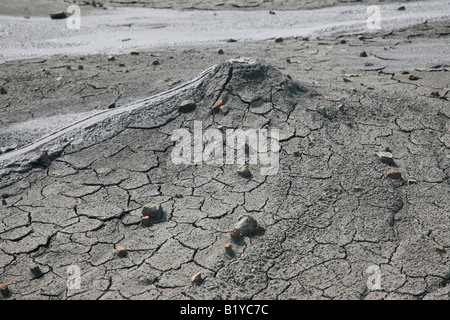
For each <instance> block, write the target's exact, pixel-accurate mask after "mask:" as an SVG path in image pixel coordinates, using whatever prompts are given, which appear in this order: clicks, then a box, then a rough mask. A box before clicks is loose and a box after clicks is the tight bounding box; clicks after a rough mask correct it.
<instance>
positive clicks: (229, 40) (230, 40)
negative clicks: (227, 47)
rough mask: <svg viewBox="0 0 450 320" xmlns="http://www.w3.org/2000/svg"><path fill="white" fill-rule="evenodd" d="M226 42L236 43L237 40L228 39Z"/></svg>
mask: <svg viewBox="0 0 450 320" xmlns="http://www.w3.org/2000/svg"><path fill="white" fill-rule="evenodd" d="M227 42H237V40H236V39H233V38H230V39H228V40H227Z"/></svg>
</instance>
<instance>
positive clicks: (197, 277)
mask: <svg viewBox="0 0 450 320" xmlns="http://www.w3.org/2000/svg"><path fill="white" fill-rule="evenodd" d="M191 281H192V282H193V283H197V284H198V283H200V281H202V274H201V273H200V272H198V273H196V274H194V275H193V276H192V278H191Z"/></svg>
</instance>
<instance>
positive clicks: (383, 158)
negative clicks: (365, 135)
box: [377, 151, 394, 164]
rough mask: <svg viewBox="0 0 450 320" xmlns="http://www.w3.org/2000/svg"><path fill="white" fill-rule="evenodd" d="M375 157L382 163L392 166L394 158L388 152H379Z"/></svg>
mask: <svg viewBox="0 0 450 320" xmlns="http://www.w3.org/2000/svg"><path fill="white" fill-rule="evenodd" d="M377 155H378V157H379V158H380V160H381V162H383V163H386V164H392V163H393V162H394V156H393V155H392V153H390V152H387V151H380V152H377Z"/></svg>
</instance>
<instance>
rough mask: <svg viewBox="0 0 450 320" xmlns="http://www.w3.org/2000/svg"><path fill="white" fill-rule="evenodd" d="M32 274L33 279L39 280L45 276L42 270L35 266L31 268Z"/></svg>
mask: <svg viewBox="0 0 450 320" xmlns="http://www.w3.org/2000/svg"><path fill="white" fill-rule="evenodd" d="M30 271H31V274H32V275H33V278H35V279H37V278H40V277H42V276H43V275H44V273H43V272H42V270H41V268H39V266H35V267H33V268H30Z"/></svg>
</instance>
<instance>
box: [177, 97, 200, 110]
mask: <svg viewBox="0 0 450 320" xmlns="http://www.w3.org/2000/svg"><path fill="white" fill-rule="evenodd" d="M196 107H197V106H196V104H195V102H194V101H192V100H184V101H182V102H181V103H180V105H179V106H178V111H180V112H182V113H187V112H192V111H194V110H195V108H196Z"/></svg>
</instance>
